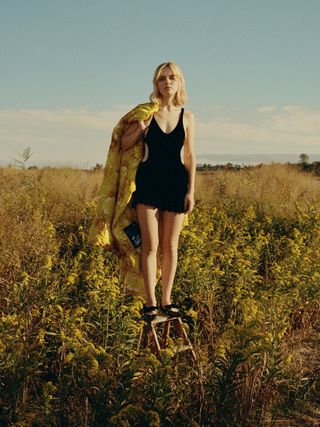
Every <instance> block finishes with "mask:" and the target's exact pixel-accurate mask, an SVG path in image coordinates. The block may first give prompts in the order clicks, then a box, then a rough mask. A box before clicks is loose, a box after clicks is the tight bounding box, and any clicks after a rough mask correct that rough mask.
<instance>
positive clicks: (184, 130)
mask: <svg viewBox="0 0 320 427" xmlns="http://www.w3.org/2000/svg"><path fill="white" fill-rule="evenodd" d="M150 100H151V101H152V102H155V103H158V104H159V110H158V111H157V113H156V114H154V115H153V116H152V118H151V119H148V120H147V121H145V122H144V121H141V122H134V123H132V124H131V125H130V126H129V128H128V129H127V131H126V132H125V133H124V134H123V135H122V137H121V148H122V150H126V149H128V148H130V147H131V146H133V145H134V144H135V143H136V142H137V141H138V140H139V138H140V137H141V136H142V135H143V136H144V140H145V144H144V147H145V152H144V158H143V160H142V161H141V162H140V164H139V167H138V169H137V174H136V191H135V192H134V193H133V194H132V202H131V206H132V207H133V208H135V209H136V214H137V218H138V222H139V226H140V230H141V238H142V246H141V268H142V275H143V279H144V284H145V290H146V304H144V306H143V312H144V317H145V319H147V320H152V319H154V318H155V316H156V315H157V310H158V309H159V307H158V305H157V301H156V296H155V285H156V260H157V250H159V249H160V250H161V251H162V298H161V303H160V308H161V309H162V311H164V312H165V313H167V314H168V315H170V316H180V312H179V309H178V306H177V305H176V304H172V303H171V291H172V286H173V280H174V276H175V273H176V268H177V259H178V241H179V234H180V231H181V228H182V224H183V219H184V215H185V214H186V213H189V212H191V211H192V210H193V207H194V187H195V173H196V159H195V153H194V115H193V113H192V112H191V111H184V108H182V107H181V105H184V104H185V102H186V101H187V94H186V90H185V81H184V77H183V74H182V72H181V70H180V68H179V66H178V65H177V64H176V63H174V62H165V63H162V64H160V65H159V66H158V67H157V68H156V70H155V73H154V77H153V92H152V94H151V95H150ZM182 148H183V149H184V150H183V151H184V162H182V160H181V152H182Z"/></svg>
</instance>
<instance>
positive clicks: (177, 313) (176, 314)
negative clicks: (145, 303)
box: [160, 304, 181, 317]
mask: <svg viewBox="0 0 320 427" xmlns="http://www.w3.org/2000/svg"><path fill="white" fill-rule="evenodd" d="M160 308H161V310H162V311H163V312H164V313H166V314H168V315H169V316H171V317H180V316H181V313H180V311H179V307H178V306H177V304H167V305H162V304H160ZM173 308H175V309H176V310H172V309H173Z"/></svg>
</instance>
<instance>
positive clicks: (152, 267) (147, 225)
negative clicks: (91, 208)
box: [136, 203, 161, 314]
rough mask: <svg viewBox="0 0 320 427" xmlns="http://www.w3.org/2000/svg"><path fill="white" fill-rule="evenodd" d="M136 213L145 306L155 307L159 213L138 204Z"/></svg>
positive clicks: (147, 206)
mask: <svg viewBox="0 0 320 427" xmlns="http://www.w3.org/2000/svg"><path fill="white" fill-rule="evenodd" d="M136 213H137V217H138V222H139V227H140V230H141V269H142V275H143V279H144V284H145V291H146V305H147V306H150V305H157V301H156V295H155V287H156V271H157V250H158V246H159V219H160V214H161V212H160V211H159V210H158V209H157V208H154V207H153V206H149V205H144V204H142V203H138V204H137V206H136ZM154 313H155V311H151V312H150V314H154Z"/></svg>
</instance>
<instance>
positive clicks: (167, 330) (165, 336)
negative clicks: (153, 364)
mask: <svg viewBox="0 0 320 427" xmlns="http://www.w3.org/2000/svg"><path fill="white" fill-rule="evenodd" d="M169 333H170V322H164V332H163V340H162V347H163V348H166V347H168V341H169Z"/></svg>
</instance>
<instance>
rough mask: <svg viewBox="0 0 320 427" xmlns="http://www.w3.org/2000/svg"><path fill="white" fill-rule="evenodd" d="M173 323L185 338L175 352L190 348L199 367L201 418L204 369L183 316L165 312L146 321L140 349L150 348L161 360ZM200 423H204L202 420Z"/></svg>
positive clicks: (174, 327)
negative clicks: (160, 326) (161, 326)
mask: <svg viewBox="0 0 320 427" xmlns="http://www.w3.org/2000/svg"><path fill="white" fill-rule="evenodd" d="M161 323H164V332H163V336H162V338H160V337H159V336H158V333H157V325H158V324H161ZM171 325H172V328H173V330H174V332H175V335H176V336H177V337H180V338H182V339H183V345H182V346H179V347H177V348H175V354H176V353H179V352H182V351H187V350H189V351H190V352H191V357H192V359H193V361H194V362H195V364H196V366H197V368H198V387H199V392H200V408H199V418H200V420H201V418H202V410H203V404H204V398H205V393H204V386H203V371H202V366H201V363H200V362H199V361H198V360H197V356H196V353H195V351H194V348H193V346H192V344H191V341H190V340H189V338H188V335H187V333H186V331H185V329H184V326H183V323H182V320H181V318H180V317H171V316H169V315H167V314H165V313H162V314H158V315H157V317H156V318H155V319H154V320H151V321H145V324H144V326H143V328H142V329H141V333H140V337H139V345H138V349H144V348H150V350H151V352H152V353H153V354H155V355H156V356H157V357H158V359H159V360H161V352H160V350H161V349H164V348H166V347H167V346H168V342H169V335H170V326H171ZM200 425H202V424H201V422H200Z"/></svg>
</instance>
